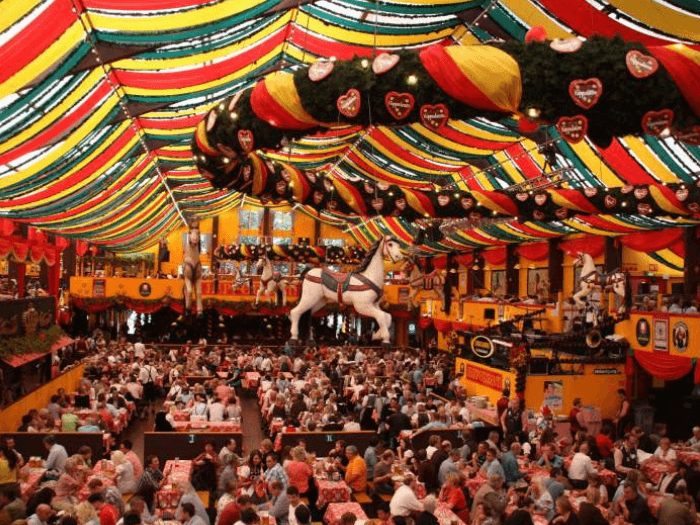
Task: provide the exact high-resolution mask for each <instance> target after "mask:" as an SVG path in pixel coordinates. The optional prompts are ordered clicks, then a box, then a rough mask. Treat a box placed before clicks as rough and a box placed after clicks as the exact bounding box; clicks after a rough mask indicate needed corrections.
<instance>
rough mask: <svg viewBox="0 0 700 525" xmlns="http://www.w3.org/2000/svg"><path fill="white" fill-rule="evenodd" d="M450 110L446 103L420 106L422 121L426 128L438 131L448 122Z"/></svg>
mask: <svg viewBox="0 0 700 525" xmlns="http://www.w3.org/2000/svg"><path fill="white" fill-rule="evenodd" d="M449 119H450V110H449V109H447V106H446V105H445V104H435V105H432V104H425V105H423V106H421V108H420V121H421V122H422V123H423V125H424V126H425V127H426V128H429V129H432V130H434V131H437V130H438V129H440V128H441V127H442V126H444V125H445V124H447V121H448V120H449Z"/></svg>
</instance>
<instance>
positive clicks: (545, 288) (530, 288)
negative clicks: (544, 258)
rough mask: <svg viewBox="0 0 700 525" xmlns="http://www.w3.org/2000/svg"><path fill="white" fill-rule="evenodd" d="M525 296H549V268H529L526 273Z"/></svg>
mask: <svg viewBox="0 0 700 525" xmlns="http://www.w3.org/2000/svg"><path fill="white" fill-rule="evenodd" d="M527 295H528V296H540V297H547V296H548V295H549V268H530V269H528V271H527Z"/></svg>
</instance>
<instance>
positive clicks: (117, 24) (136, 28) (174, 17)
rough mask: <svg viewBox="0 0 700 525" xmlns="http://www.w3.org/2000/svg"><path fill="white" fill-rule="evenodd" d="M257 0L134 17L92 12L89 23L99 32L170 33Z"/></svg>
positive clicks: (233, 13)
mask: <svg viewBox="0 0 700 525" xmlns="http://www.w3.org/2000/svg"><path fill="white" fill-rule="evenodd" d="M257 4H258V1H257V0H222V1H221V2H216V3H213V4H210V5H207V6H204V7H200V8H198V9H188V10H186V11H180V10H178V11H169V12H159V13H158V16H134V15H133V14H131V13H128V14H126V15H122V14H118V13H116V12H109V13H106V12H103V11H91V12H90V21H91V22H92V25H93V26H94V27H95V29H97V30H99V31H109V32H124V33H154V32H166V31H167V32H172V31H175V30H178V29H187V28H191V27H196V26H204V25H210V24H213V23H215V22H217V21H218V20H224V19H226V18H232V17H234V16H236V15H238V14H240V13H242V12H244V11H247V10H249V9H251V8H254V7H255V6H256V5H257Z"/></svg>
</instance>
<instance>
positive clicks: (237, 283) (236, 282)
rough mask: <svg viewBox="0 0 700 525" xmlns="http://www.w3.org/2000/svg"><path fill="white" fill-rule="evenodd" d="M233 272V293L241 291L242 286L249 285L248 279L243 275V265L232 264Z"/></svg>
mask: <svg viewBox="0 0 700 525" xmlns="http://www.w3.org/2000/svg"><path fill="white" fill-rule="evenodd" d="M234 268H235V270H234V272H233V286H232V288H233V291H234V292H237V291H239V290H241V289H242V288H243V287H244V286H247V285H248V283H249V279H248V278H247V277H246V276H245V275H244V274H243V263H242V262H241V263H238V265H236V263H234Z"/></svg>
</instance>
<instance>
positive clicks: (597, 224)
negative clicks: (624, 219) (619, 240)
mask: <svg viewBox="0 0 700 525" xmlns="http://www.w3.org/2000/svg"><path fill="white" fill-rule="evenodd" d="M579 220H581V222H586V223H588V224H589V225H590V226H593V227H594V228H598V229H599V230H602V231H609V232H615V233H634V232H637V231H639V230H637V228H632V227H630V226H622V225H621V224H616V223H613V222H612V221H609V220H607V219H603V218H601V217H598V216H596V215H588V216H586V217H579Z"/></svg>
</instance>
